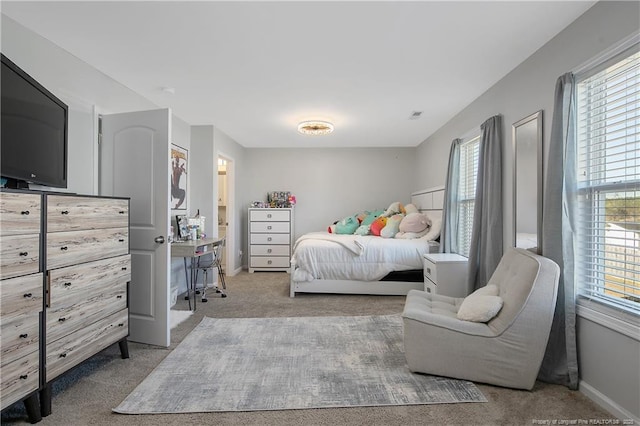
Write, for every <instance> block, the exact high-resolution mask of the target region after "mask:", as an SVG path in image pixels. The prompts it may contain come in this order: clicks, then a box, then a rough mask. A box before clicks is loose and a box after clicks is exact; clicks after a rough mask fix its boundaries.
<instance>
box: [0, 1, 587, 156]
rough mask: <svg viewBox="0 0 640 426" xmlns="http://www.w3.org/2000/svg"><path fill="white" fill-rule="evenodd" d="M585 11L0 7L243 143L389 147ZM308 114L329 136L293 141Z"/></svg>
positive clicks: (233, 5) (534, 6)
mask: <svg viewBox="0 0 640 426" xmlns="http://www.w3.org/2000/svg"><path fill="white" fill-rule="evenodd" d="M593 4H594V1H588V2H583V1H567V2H564V1H556V2H522V1H512V2H511V1H498V2H483V1H471V2H459V1H449V2H432V1H423V2H398V1H395V2H380V1H355V2H338V1H333V2H309V1H298V2H295V1H285V2H266V1H257V2H247V1H232V2H212V1H200V2H168V1H143V2H112V1H107V2H94V1H83V2H80V1H72V2H57V1H46V2H7V1H2V13H3V14H5V15H7V16H9V17H10V18H12V19H13V20H15V21H17V22H19V23H20V24H22V25H24V26H25V27H27V28H29V29H31V30H33V31H34V32H36V33H38V34H40V35H42V36H44V37H46V38H47V39H49V40H51V41H52V42H54V43H55V44H57V45H59V46H61V47H63V48H64V49H66V50H67V51H69V52H70V53H72V54H73V55H75V56H77V57H78V58H80V59H82V60H84V61H85V62H87V63H89V64H91V65H92V66H94V67H95V68H97V69H99V70H101V71H102V72H104V73H105V74H107V75H109V76H111V77H112V78H114V79H115V80H117V81H119V82H121V83H123V84H124V85H125V86H127V87H129V88H131V89H133V90H135V91H136V92H138V93H140V94H141V95H143V96H144V97H146V98H148V99H149V100H151V101H152V102H154V103H156V104H157V105H159V106H161V107H171V108H172V109H173V112H174V114H175V115H177V116H178V117H180V118H181V119H183V120H184V121H186V122H187V123H189V124H192V125H199V124H213V125H215V126H217V127H218V128H219V129H220V130H222V131H223V132H225V133H226V134H228V135H229V136H230V137H232V138H233V139H234V140H236V141H237V142H238V143H240V144H241V145H243V146H246V147H368V146H372V147H383V146H387V147H390V146H417V145H418V144H420V143H421V142H422V141H423V140H425V139H426V138H427V137H428V136H429V135H431V134H432V133H433V132H434V131H436V130H437V129H438V128H439V127H441V126H442V125H443V124H445V123H446V122H447V121H448V120H450V119H451V118H452V117H454V116H455V114H457V113H458V112H460V111H461V110H462V109H463V108H464V107H465V106H467V105H468V104H469V103H471V102H472V101H473V100H474V99H476V98H477V97H478V96H480V95H481V94H482V93H483V92H485V91H486V90H487V89H488V88H490V87H491V86H492V85H493V84H494V83H496V82H497V81H498V80H500V79H501V78H502V77H504V76H505V75H506V74H507V73H508V72H510V71H511V70H512V69H513V68H515V67H516V66H517V65H518V64H519V63H521V62H522V61H523V60H525V59H526V58H527V57H529V56H530V55H531V54H532V53H534V52H535V51H536V50H537V49H539V48H540V47H541V46H542V45H544V44H545V43H546V42H547V41H549V40H550V39H551V38H552V37H553V36H555V35H556V34H557V33H558V32H560V31H561V30H562V29H563V28H565V27H566V26H567V25H569V24H570V23H571V22H572V21H573V20H575V19H576V18H577V17H578V16H579V15H581V14H582V13H584V12H585V11H586V10H587V9H588V8H589V7H590V6H591V5H593ZM164 87H170V88H174V89H175V94H173V95H172V94H170V93H167V92H165V91H163V90H162V88H164ZM414 111H423V114H422V117H421V118H420V119H418V120H409V116H410V115H411V114H412V112H414ZM305 119H325V120H329V121H331V122H333V123H334V124H335V131H334V132H333V133H332V134H330V135H327V136H304V135H300V134H298V133H297V131H296V126H297V123H298V122H299V121H302V120H305Z"/></svg>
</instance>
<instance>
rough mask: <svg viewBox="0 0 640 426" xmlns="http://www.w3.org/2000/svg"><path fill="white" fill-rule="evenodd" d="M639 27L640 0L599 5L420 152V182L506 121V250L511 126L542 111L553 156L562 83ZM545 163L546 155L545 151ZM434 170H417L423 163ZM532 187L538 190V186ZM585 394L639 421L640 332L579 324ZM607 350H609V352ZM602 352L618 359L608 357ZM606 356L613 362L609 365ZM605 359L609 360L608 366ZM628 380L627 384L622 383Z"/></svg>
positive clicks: (442, 174)
mask: <svg viewBox="0 0 640 426" xmlns="http://www.w3.org/2000/svg"><path fill="white" fill-rule="evenodd" d="M639 29H640V3H638V2H609V1H607V2H599V3H597V4H596V5H595V6H593V7H592V8H591V9H590V10H588V11H587V12H586V13H585V14H584V15H582V16H581V17H579V18H578V19H577V20H576V21H574V22H573V23H572V24H571V25H570V26H568V27H567V28H566V29H565V30H563V31H562V32H561V33H560V34H558V35H557V36H556V37H554V38H553V39H552V40H550V41H549V42H548V43H547V44H546V45H544V46H543V47H542V48H540V49H539V50H538V51H537V52H535V53H534V54H533V55H532V56H531V57H529V58H528V59H527V60H526V61H524V62H523V63H522V64H520V65H519V66H518V67H517V68H515V69H514V70H513V71H512V72H511V73H509V74H508V75H507V76H505V77H504V78H503V79H502V80H500V81H499V82H498V83H496V84H495V85H494V86H493V87H491V88H490V89H489V90H488V91H487V92H486V93H484V94H483V95H482V96H480V97H479V98H478V99H476V100H475V101H474V102H473V103H472V104H471V105H469V106H468V107H467V108H465V109H464V110H463V111H461V112H460V113H459V114H458V115H457V116H456V117H454V118H453V119H452V120H451V121H449V122H448V123H447V124H446V125H444V126H443V127H442V128H440V129H439V130H438V131H437V132H436V133H434V134H433V135H432V136H431V137H429V138H428V139H426V140H425V141H424V142H423V143H422V144H421V145H420V146H419V147H418V148H417V155H416V160H415V161H416V162H415V168H416V171H417V180H418V181H419V182H424V183H425V185H424V186H425V187H426V186H437V185H442V184H444V182H445V179H446V168H447V159H448V155H449V147H450V145H451V141H452V140H453V139H454V138H456V137H460V136H462V135H464V134H466V133H467V132H468V131H469V130H471V129H473V128H474V127H478V126H479V125H480V124H481V123H482V122H483V121H484V120H485V119H487V118H488V117H490V116H492V115H495V114H502V115H503V122H504V147H503V148H504V149H503V165H504V179H503V188H502V189H503V191H504V218H505V223H504V245H505V247H508V246H511V245H512V241H513V222H512V205H513V202H512V192H513V188H512V182H513V179H512V176H513V170H512V165H513V163H512V156H513V152H512V149H511V143H512V141H511V124H512V123H514V122H516V121H518V120H519V119H521V118H523V117H525V116H527V115H529V114H532V113H533V112H535V111H538V110H540V109H542V110H543V111H544V148H545V152H548V146H549V136H550V128H551V118H552V113H553V107H552V105H553V96H554V90H555V83H556V79H557V78H558V77H559V76H560V75H562V74H563V73H565V72H568V71H571V70H573V69H575V68H577V67H578V66H580V65H581V64H583V63H585V62H587V61H588V60H590V59H591V58H593V57H595V56H596V55H598V54H599V53H601V52H602V51H604V50H606V49H608V48H609V47H611V46H612V45H615V44H616V43H618V42H619V41H620V40H622V39H624V38H626V37H627V36H629V35H630V34H632V33H634V32H638V30H639ZM545 160H546V154H545ZM427 162H428V164H430V167H418V165H420V164H427ZM532 190H533V189H532ZM577 327H578V330H579V335H578V345H579V348H578V350H579V354H580V367H581V390H582V391H583V392H585V393H587V394H588V395H589V396H590V397H591V398H592V399H594V400H596V401H597V402H598V403H600V404H601V405H603V406H604V407H605V408H607V409H609V410H610V411H612V412H613V413H614V414H616V415H618V416H620V417H621V418H629V417H630V416H631V418H635V419H636V421H637V419H639V418H640V406H639V405H638V401H640V368H638V367H639V364H638V360H639V359H640V342H639V339H640V337H638V336H640V332H638V331H637V326H636V338H631V339H629V337H628V336H626V335H623V334H621V333H619V332H617V331H616V330H615V329H612V328H611V327H605V326H602V325H601V324H597V323H594V322H591V321H587V320H586V319H585V318H582V317H579V318H578V324H577ZM605 348H606V349H605ZM603 350H606V351H607V353H613V354H614V356H613V357H611V358H608V357H606V356H604V357H603V355H604V353H603ZM607 359H608V360H609V361H608V362H607ZM603 361H604V362H603ZM622 376H626V378H625V380H617V379H618V378H621V377H622Z"/></svg>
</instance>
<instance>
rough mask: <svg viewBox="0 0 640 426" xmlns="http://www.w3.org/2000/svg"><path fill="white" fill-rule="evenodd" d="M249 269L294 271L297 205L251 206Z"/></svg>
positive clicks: (250, 270) (253, 270)
mask: <svg viewBox="0 0 640 426" xmlns="http://www.w3.org/2000/svg"><path fill="white" fill-rule="evenodd" d="M248 218H249V224H248V228H249V272H251V273H253V272H255V271H286V272H291V263H290V260H291V248H292V246H293V229H294V228H293V209H289V208H281V209H280V208H274V209H269V208H266V209H263V208H250V209H249V214H248Z"/></svg>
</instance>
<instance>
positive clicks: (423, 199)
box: [411, 186, 444, 220]
mask: <svg viewBox="0 0 640 426" xmlns="http://www.w3.org/2000/svg"><path fill="white" fill-rule="evenodd" d="M443 203H444V186H436V187H433V188H429V189H423V190H421V191H416V192H414V193H413V194H411V204H413V205H414V206H416V207H417V208H418V210H419V211H421V212H423V213H426V214H427V216H428V217H429V218H430V219H431V220H434V219H442V205H443Z"/></svg>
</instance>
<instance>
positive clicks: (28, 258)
mask: <svg viewBox="0 0 640 426" xmlns="http://www.w3.org/2000/svg"><path fill="white" fill-rule="evenodd" d="M39 270H40V234H32V235H14V236H10V237H0V279H5V278H11V277H17V276H20V275H25V274H33V273H35V272H38V271H39Z"/></svg>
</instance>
